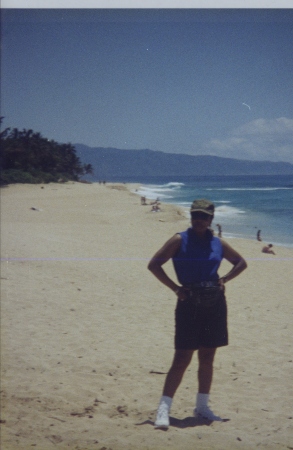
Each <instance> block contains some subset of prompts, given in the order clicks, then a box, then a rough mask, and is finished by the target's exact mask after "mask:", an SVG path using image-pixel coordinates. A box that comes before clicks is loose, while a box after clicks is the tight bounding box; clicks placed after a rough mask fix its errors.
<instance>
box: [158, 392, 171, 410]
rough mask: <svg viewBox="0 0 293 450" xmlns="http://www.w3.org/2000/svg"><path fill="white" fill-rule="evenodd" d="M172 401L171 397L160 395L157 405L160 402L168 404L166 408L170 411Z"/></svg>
mask: <svg viewBox="0 0 293 450" xmlns="http://www.w3.org/2000/svg"><path fill="white" fill-rule="evenodd" d="M172 401H173V398H172V397H168V396H167V395H162V397H161V400H160V403H159V406H160V405H162V404H165V405H167V406H168V410H169V411H170V409H171V406H172Z"/></svg>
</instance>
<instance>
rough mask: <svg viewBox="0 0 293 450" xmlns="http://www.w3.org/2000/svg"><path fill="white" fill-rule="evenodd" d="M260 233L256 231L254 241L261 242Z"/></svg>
mask: <svg viewBox="0 0 293 450" xmlns="http://www.w3.org/2000/svg"><path fill="white" fill-rule="evenodd" d="M260 233H261V230H258V232H257V233H256V239H257V240H258V241H261V237H260Z"/></svg>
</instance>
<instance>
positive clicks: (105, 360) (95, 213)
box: [1, 183, 293, 450]
mask: <svg viewBox="0 0 293 450" xmlns="http://www.w3.org/2000/svg"><path fill="white" fill-rule="evenodd" d="M134 188H135V186H133V185H123V184H106V185H100V184H98V183H94V184H84V183H66V184H47V185H10V186H8V187H4V188H2V189H1V257H2V261H1V299H2V300H1V397H2V401H1V404H2V414H1V449H2V450H17V449H26V450H28V449H31V448H36V449H40V450H49V449H54V448H55V449H56V448H58V449H62V450H63V449H69V450H71V449H72V450H73V449H75V450H92V449H96V450H120V449H127V450H137V449H139V450H147V449H149V450H163V449H168V450H179V449H184V450H191V449H199V450H204V449H205V450H207V449H211V450H212V449H217V450H229V449H231V450H233V449H235V450H236V449H247V450H248V449H256V448H257V449H266V450H273V449H274V450H284V449H293V411H292V400H293V388H292V374H293V370H292V369H293V356H292V312H293V306H292V286H293V250H292V249H290V248H285V247H274V250H275V252H276V255H269V254H263V253H262V252H261V248H262V246H263V243H262V242H257V241H249V240H240V239H239V240H238V239H229V241H228V242H229V243H230V244H231V245H232V246H233V247H234V248H235V249H236V250H238V251H239V252H240V253H241V254H242V255H243V256H244V258H245V259H246V260H247V262H248V269H247V270H246V271H245V272H244V273H243V274H242V275H241V276H239V277H238V278H236V279H234V280H232V281H231V282H230V283H228V284H227V288H226V295H227V302H228V308H229V342H230V343H229V346H227V347H224V348H221V349H219V350H218V351H217V354H216V360H215V372H214V380H213V386H212V391H211V407H212V409H213V411H214V412H215V413H216V414H219V415H221V416H222V417H224V418H227V419H229V420H227V421H225V422H213V423H206V422H201V421H199V420H197V419H195V418H193V417H192V410H193V407H194V402H195V396H196V391H197V358H196V354H195V355H194V358H193V361H192V363H191V365H190V367H189V368H188V370H187V372H186V374H185V377H184V379H183V382H182V384H181V386H180V387H179V390H178V392H177V394H176V396H175V398H174V401H173V406H172V411H171V426H170V428H169V429H168V431H162V430H154V428H153V422H154V419H155V413H156V409H157V405H158V401H159V398H160V396H161V391H162V387H163V382H164V378H165V374H166V372H167V371H168V369H169V366H170V364H171V360H172V357H173V335H174V308H175V304H176V296H175V294H174V293H173V292H171V291H170V290H169V289H168V288H166V287H165V286H163V285H162V284H160V282H159V281H158V280H156V279H155V278H154V276H153V275H152V274H151V273H150V272H149V271H148V270H147V264H148V261H149V259H150V258H151V256H152V255H153V254H154V252H155V251H156V250H157V249H158V248H159V247H160V246H161V245H162V244H163V243H164V242H165V241H166V240H167V239H169V237H171V236H172V235H173V234H174V233H176V232H178V231H182V230H184V229H186V228H187V227H188V226H189V221H188V219H187V218H186V216H185V215H184V213H183V212H182V211H181V210H180V208H177V207H176V206H174V205H165V204H162V205H161V208H162V211H161V212H158V213H152V212H151V206H150V205H146V206H142V205H141V202H140V197H139V196H137V195H135V194H134V193H132V192H131V190H133V189H134ZM165 267H166V271H167V272H168V273H169V274H170V276H172V277H174V279H175V275H174V270H173V267H172V263H171V262H168V263H167V265H166V266H165ZM228 267H229V265H228V263H225V262H224V263H223V264H222V266H221V270H220V274H221V275H223V274H225V273H226V272H227V270H228Z"/></svg>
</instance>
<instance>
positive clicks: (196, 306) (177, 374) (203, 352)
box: [148, 199, 247, 428]
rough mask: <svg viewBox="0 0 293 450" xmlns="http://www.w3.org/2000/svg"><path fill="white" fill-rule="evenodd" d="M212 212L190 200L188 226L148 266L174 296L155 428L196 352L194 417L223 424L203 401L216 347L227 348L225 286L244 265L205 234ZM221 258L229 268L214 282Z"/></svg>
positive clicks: (163, 424)
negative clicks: (169, 266) (168, 359)
mask: <svg viewBox="0 0 293 450" xmlns="http://www.w3.org/2000/svg"><path fill="white" fill-rule="evenodd" d="M214 209H215V207H214V205H213V203H211V202H209V201H208V200H205V199H202V200H194V202H193V203H192V205H191V209H190V212H191V228H188V229H187V230H186V231H184V232H182V233H177V234H175V235H174V236H173V237H172V238H171V239H169V240H168V241H167V242H166V243H165V245H163V247H162V248H161V249H160V250H158V252H157V253H156V254H155V255H154V256H153V258H152V259H151V261H150V262H149V265H148V269H149V270H150V271H151V272H152V273H153V274H154V275H155V276H156V277H157V278H158V280H159V281H161V283H163V284H165V285H166V286H167V287H169V288H170V289H171V290H172V291H174V292H175V294H176V295H177V307H176V312H175V318H176V325H175V355H174V359H173V363H172V365H171V368H170V370H169V372H168V375H167V377H166V380H165V385H164V389H163V394H162V397H161V400H160V403H159V407H158V411H157V418H156V421H155V427H156V428H168V426H169V412H170V409H171V404H172V400H173V397H174V395H175V392H176V390H177V388H178V386H179V384H180V382H181V380H182V377H183V375H184V372H185V370H186V368H187V367H188V365H189V363H190V362H191V359H192V356H193V353H194V351H195V350H198V361H199V366H198V393H197V396H196V404H195V409H194V415H195V416H200V417H203V418H205V419H207V420H222V419H221V418H220V417H219V416H216V415H215V414H214V413H213V412H212V411H211V410H210V408H209V407H208V400H209V392H210V388H211V384H212V376H213V360H214V356H215V353H216V349H217V347H222V346H225V345H228V330H227V306H226V299H225V286H224V285H225V283H226V282H227V281H230V280H232V279H233V278H235V277H236V276H238V275H239V274H240V273H241V272H242V271H243V270H244V269H245V268H246V267H247V264H246V262H245V260H244V259H243V258H242V256H241V255H239V253H237V252H236V251H235V250H234V249H233V248H232V247H230V246H229V245H228V244H227V243H226V242H225V241H223V240H222V239H219V238H218V237H215V236H214V235H213V233H212V232H211V231H210V230H209V227H210V225H211V223H212V220H213V217H214ZM223 258H225V259H226V260H228V261H229V262H230V263H231V264H232V266H233V267H232V269H231V270H230V272H229V273H227V275H225V276H224V277H222V278H219V275H218V273H217V271H218V268H219V266H220V264H221V261H222V259H223ZM169 259H172V260H173V265H174V269H175V272H176V275H177V278H178V281H179V283H180V286H178V285H177V284H176V283H175V282H174V281H173V280H171V278H169V276H168V275H167V274H166V272H165V271H164V269H163V268H162V266H163V264H165V263H166V262H167V261H168V260H169Z"/></svg>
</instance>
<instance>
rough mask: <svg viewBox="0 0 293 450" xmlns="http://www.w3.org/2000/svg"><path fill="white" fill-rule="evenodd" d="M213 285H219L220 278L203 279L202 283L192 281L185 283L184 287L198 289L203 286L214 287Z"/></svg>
mask: <svg viewBox="0 0 293 450" xmlns="http://www.w3.org/2000/svg"><path fill="white" fill-rule="evenodd" d="M213 286H219V280H214V281H202V282H201V283H190V284H186V285H184V287H186V288H189V289H198V288H203V287H213Z"/></svg>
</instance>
